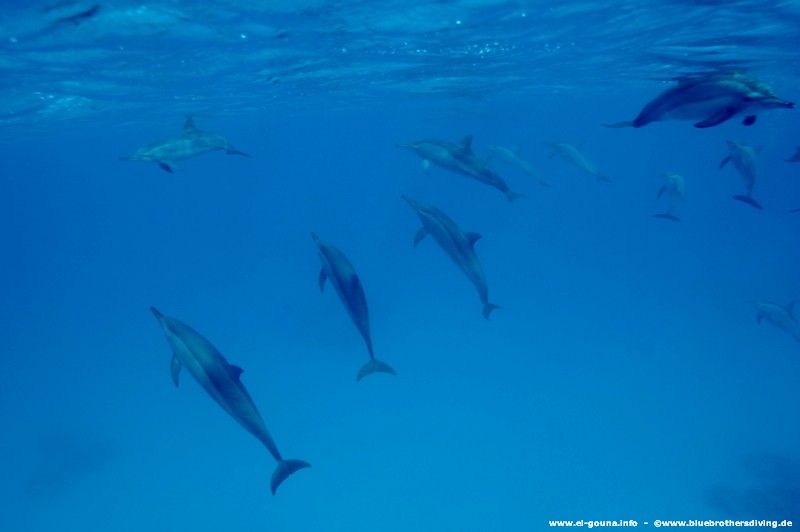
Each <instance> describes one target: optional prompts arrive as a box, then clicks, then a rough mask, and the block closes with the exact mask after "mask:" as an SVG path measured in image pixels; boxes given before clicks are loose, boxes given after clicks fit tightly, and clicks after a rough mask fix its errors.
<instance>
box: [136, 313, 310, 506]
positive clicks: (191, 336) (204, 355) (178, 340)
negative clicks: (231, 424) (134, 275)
mask: <svg viewBox="0 0 800 532" xmlns="http://www.w3.org/2000/svg"><path fill="white" fill-rule="evenodd" d="M150 310H151V311H152V312H153V314H154V315H155V317H156V319H157V320H158V323H160V324H161V328H162V329H164V334H165V335H166V337H167V343H169V346H170V347H171V348H172V363H171V365H170V369H171V373H172V381H173V382H174V383H175V386H177V385H178V375H179V373H180V371H181V368H182V367H185V368H186V369H187V370H188V371H189V373H191V374H192V376H193V377H194V378H195V379H196V380H197V382H199V383H200V385H201V386H202V387H203V388H204V389H205V391H206V392H208V395H210V396H211V398H212V399H214V400H215V401H216V402H217V404H219V406H221V407H222V409H223V410H225V411H226V412H227V413H228V414H230V416H231V417H232V418H233V419H235V420H236V421H237V422H238V423H239V424H240V425H241V426H242V427H244V428H245V429H246V430H247V431H248V432H249V433H250V434H252V435H253V436H255V437H256V438H257V439H258V441H260V442H261V443H263V444H264V447H266V448H267V450H268V451H269V452H270V454H272V456H273V457H274V458H275V460H276V461H277V462H278V465H277V466H276V467H275V471H274V472H273V473H272V479H271V481H270V489H271V491H272V494H273V495H275V490H277V489H278V486H280V484H281V482H283V481H284V480H286V479H287V478H288V477H289V475H291V474H292V473H294V472H295V471H297V470H298V469H303V468H304V467H311V464H309V463H307V462H304V461H302V460H286V459H284V458H283V457H282V456H281V453H280V451H278V447H277V446H276V445H275V442H274V441H273V440H272V437H271V436H270V435H269V432H268V431H267V427H266V425H264V420H263V419H261V414H259V413H258V409H257V408H256V405H255V403H253V399H251V398H250V394H249V393H247V390H246V389H245V387H244V385H243V384H242V382H241V380H239V378H240V376H241V375H242V369H241V368H239V367H237V366H234V365H232V364H228V361H227V360H225V358H224V357H223V356H222V354H221V353H220V352H219V351H217V349H216V348H215V347H214V346H213V345H211V343H209V341H208V340H206V339H205V338H203V337H202V336H201V335H200V333H198V332H197V331H195V330H194V329H192V328H191V327H189V326H188V325H186V324H185V323H183V322H180V321H178V320H176V319H175V318H170V317H167V316H164V315H163V314H161V312H159V311H158V310H157V309H156V308H155V307H150Z"/></svg>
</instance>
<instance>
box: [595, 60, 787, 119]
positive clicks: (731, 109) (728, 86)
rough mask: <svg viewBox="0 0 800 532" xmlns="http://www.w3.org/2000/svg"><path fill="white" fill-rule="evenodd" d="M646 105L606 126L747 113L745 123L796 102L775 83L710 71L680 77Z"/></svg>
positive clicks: (728, 117)
mask: <svg viewBox="0 0 800 532" xmlns="http://www.w3.org/2000/svg"><path fill="white" fill-rule="evenodd" d="M677 81H678V84H677V85H676V86H674V87H670V88H669V89H667V90H665V91H664V92H662V93H661V94H659V95H658V96H656V97H655V98H654V99H653V100H652V101H650V103H648V104H647V105H645V106H644V109H642V111H641V112H640V113H639V116H637V117H636V118H635V119H634V120H632V121H628V122H618V123H616V124H604V125H605V126H606V127H614V128H617V127H628V126H632V127H642V126H646V125H647V124H649V123H651V122H661V121H663V120H699V122H697V123H695V125H694V126H695V127H701V128H702V127H712V126H716V125H718V124H721V123H723V122H725V121H726V120H729V119H730V118H733V117H734V116H736V115H744V117H745V118H744V120H743V121H742V123H743V124H744V125H746V126H749V125H752V124H754V123H755V121H756V114H757V113H761V112H764V111H767V110H769V109H781V108H783V109H791V108H793V107H794V103H792V102H790V101H787V100H782V99H780V98H778V96H777V95H776V94H775V92H774V91H773V90H772V87H770V86H769V85H767V84H766V83H764V82H763V81H761V80H758V79H756V78H753V77H750V76H747V75H745V74H741V73H733V74H710V75H704V76H694V77H687V78H681V79H678V80H677Z"/></svg>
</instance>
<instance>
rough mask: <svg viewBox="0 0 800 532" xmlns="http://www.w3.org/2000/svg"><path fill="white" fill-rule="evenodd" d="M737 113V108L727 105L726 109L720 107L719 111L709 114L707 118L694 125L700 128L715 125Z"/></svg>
mask: <svg viewBox="0 0 800 532" xmlns="http://www.w3.org/2000/svg"><path fill="white" fill-rule="evenodd" d="M735 114H736V109H732V108H730V107H726V108H724V109H720V110H719V111H717V112H716V113H714V114H713V115H711V116H709V117H708V118H706V119H705V120H701V121H700V122H698V123H696V124H695V125H694V127H700V128H703V127H713V126H716V125H719V124H721V123H723V122H725V121H726V120H728V119H730V118H731V117H732V116H733V115H735Z"/></svg>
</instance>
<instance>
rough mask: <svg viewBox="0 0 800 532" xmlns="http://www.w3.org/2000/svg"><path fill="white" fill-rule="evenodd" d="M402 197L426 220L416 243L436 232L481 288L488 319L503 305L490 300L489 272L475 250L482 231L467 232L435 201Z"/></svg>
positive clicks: (435, 237) (452, 257)
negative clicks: (431, 203)
mask: <svg viewBox="0 0 800 532" xmlns="http://www.w3.org/2000/svg"><path fill="white" fill-rule="evenodd" d="M402 197H403V199H404V200H406V201H407V202H408V203H409V205H411V206H412V207H413V208H414V210H415V211H417V214H418V215H419V218H420V220H422V227H421V228H420V230H419V231H418V232H417V235H416V236H415V237H414V246H415V247H416V245H417V244H418V243H419V241H420V240H422V239H423V238H425V236H426V235H428V234H430V235H431V236H433V238H434V240H436V243H437V244H439V246H440V247H441V248H442V249H443V250H444V251H445V252H446V253H447V255H448V256H449V257H450V258H451V259H453V262H455V263H456V264H457V265H458V267H459V268H461V271H463V272H464V274H466V276H467V278H468V279H469V280H470V281H471V282H472V284H473V285H475V288H477V290H478V295H479V296H480V298H481V303H483V311H482V312H483V317H484V318H486V319H487V320H488V319H489V314H491V312H492V311H493V310H495V309H498V308H500V307H499V306H497V305H493V304H492V303H489V289H488V287H487V285H486V275H485V274H484V273H483V268H482V267H481V263H480V262H479V261H478V256H477V255H476V254H475V247H474V246H475V242H477V241H478V240H479V239H480V238H481V235H479V234H478V233H465V232H464V231H462V230H461V229H460V228H459V227H458V226H457V225H456V223H455V222H454V221H453V220H452V219H450V217H449V216H447V215H446V214H445V213H443V212H442V211H440V210H439V209H437V208H436V207H434V206H433V205H428V204H427V203H422V202H421V201H415V200H412V199H411V198H409V197H408V196H406V195H405V194H404V195H403V196H402Z"/></svg>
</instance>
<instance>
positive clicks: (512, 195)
mask: <svg viewBox="0 0 800 532" xmlns="http://www.w3.org/2000/svg"><path fill="white" fill-rule="evenodd" d="M506 197H507V198H508V202H509V203H511V202H513V201H514V200H517V199H519V198H524V197H525V194H520V193H519V192H511V191H510V190H509V191H508V192H506Z"/></svg>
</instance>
